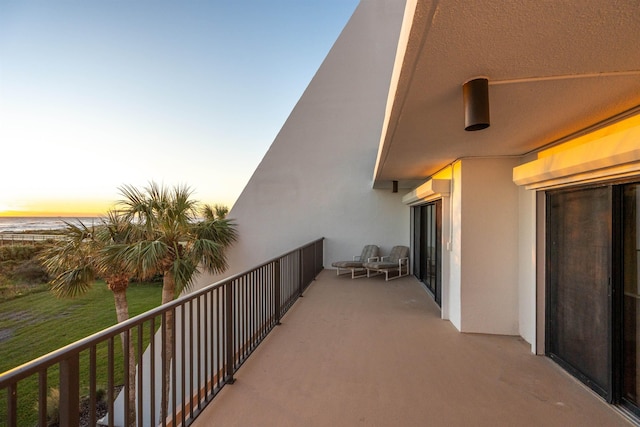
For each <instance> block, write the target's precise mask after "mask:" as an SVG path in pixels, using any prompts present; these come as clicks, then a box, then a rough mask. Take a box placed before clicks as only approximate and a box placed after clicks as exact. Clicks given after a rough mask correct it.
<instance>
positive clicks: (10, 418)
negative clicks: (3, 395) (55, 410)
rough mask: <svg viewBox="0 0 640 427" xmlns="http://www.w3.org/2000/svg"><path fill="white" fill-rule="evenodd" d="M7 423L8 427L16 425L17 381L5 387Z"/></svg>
mask: <svg viewBox="0 0 640 427" xmlns="http://www.w3.org/2000/svg"><path fill="white" fill-rule="evenodd" d="M45 401H46V397H45ZM7 425H8V426H9V427H16V426H17V425H18V383H12V384H11V385H10V386H9V387H7Z"/></svg>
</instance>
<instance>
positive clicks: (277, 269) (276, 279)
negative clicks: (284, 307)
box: [273, 260, 281, 325]
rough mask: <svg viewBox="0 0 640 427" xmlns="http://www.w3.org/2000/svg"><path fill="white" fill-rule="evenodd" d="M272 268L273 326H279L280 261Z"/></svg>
mask: <svg viewBox="0 0 640 427" xmlns="http://www.w3.org/2000/svg"><path fill="white" fill-rule="evenodd" d="M273 268H274V272H275V274H274V277H273V290H274V295H273V302H274V303H275V305H274V307H273V309H274V310H275V313H274V314H275V324H276V325H279V324H280V286H281V283H280V260H276V262H275V266H274V267H273Z"/></svg>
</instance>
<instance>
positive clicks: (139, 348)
mask: <svg viewBox="0 0 640 427" xmlns="http://www.w3.org/2000/svg"><path fill="white" fill-rule="evenodd" d="M137 332H138V342H137V344H138V345H137V352H138V355H137V356H138V357H137V358H136V359H137V360H138V388H137V390H138V396H137V399H136V402H137V404H136V414H137V415H138V425H139V426H143V425H144V406H143V401H144V399H143V398H142V396H143V393H144V388H143V387H142V386H143V383H142V380H143V378H144V376H143V373H144V363H143V360H142V354H143V341H144V329H143V327H142V323H140V324H139V325H138V328H137ZM152 399H153V397H152ZM91 425H95V423H92V424H91Z"/></svg>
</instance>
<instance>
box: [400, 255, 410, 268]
mask: <svg viewBox="0 0 640 427" xmlns="http://www.w3.org/2000/svg"><path fill="white" fill-rule="evenodd" d="M405 260H406V264H407V265H409V257H404V258H400V259H398V265H399V266H403V265H405Z"/></svg>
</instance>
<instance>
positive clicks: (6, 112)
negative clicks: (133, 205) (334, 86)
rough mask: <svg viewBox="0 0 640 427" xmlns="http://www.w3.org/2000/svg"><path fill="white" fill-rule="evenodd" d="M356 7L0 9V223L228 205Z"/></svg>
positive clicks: (35, 5)
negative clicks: (169, 202) (183, 194)
mask: <svg viewBox="0 0 640 427" xmlns="http://www.w3.org/2000/svg"><path fill="white" fill-rule="evenodd" d="M357 3H358V2H357V0H272V1H264V0H250V1H235V0H211V1H200V0H191V1H184V2H168V1H150V0H131V1H124V0H111V1H87V0H82V1H80V0H77V1H46V0H42V1H29V0H24V1H13V0H0V216H3V215H4V216H31V215H63V216H79V215H94V214H101V213H103V212H104V211H105V210H106V209H108V208H109V207H111V206H112V205H113V203H114V202H115V201H117V200H118V199H119V198H120V196H119V193H118V187H120V186H122V185H124V184H130V185H135V186H140V187H142V186H144V185H146V184H147V183H148V182H150V181H152V180H153V181H156V182H158V183H163V184H165V185H176V184H186V185H189V186H190V187H192V188H193V189H194V190H195V192H194V198H195V199H198V200H201V201H203V202H206V203H223V204H226V205H228V206H231V205H232V204H233V203H234V201H235V200H236V198H237V197H238V196H239V195H240V192H241V191H242V189H243V188H244V185H245V184H246V182H247V181H248V180H249V178H250V177H251V174H252V173H253V171H254V169H255V167H256V166H257V165H258V163H259V162H260V160H261V159H262V156H263V155H264V153H265V152H266V150H267V149H268V147H269V145H270V144H271V142H272V141H273V139H274V138H275V136H276V134H277V133H278V131H279V130H280V128H281V126H282V125H283V123H284V121H285V120H286V118H287V117H288V115H289V113H290V112H291V110H292V109H293V107H294V105H295V103H296V102H297V101H298V99H299V98H300V96H301V95H302V93H303V91H304V90H305V88H306V86H307V85H308V83H309V82H310V80H311V78H312V77H313V75H314V74H315V72H316V70H317V69H318V67H319V66H320V64H321V63H322V60H323V59H324V57H325V56H326V54H327V53H328V51H329V49H330V48H331V46H332V45H333V43H334V42H335V40H336V39H337V37H338V35H339V34H340V31H341V30H342V28H343V27H344V25H345V24H346V22H347V21H348V19H349V17H350V16H351V14H352V13H353V11H354V10H355V8H356V6H357Z"/></svg>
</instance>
